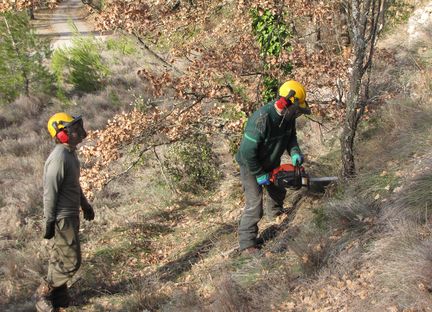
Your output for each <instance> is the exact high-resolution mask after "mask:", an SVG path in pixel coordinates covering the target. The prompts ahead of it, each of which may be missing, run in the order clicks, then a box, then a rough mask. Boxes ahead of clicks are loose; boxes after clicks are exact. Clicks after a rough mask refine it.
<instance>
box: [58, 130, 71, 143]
mask: <svg viewBox="0 0 432 312" xmlns="http://www.w3.org/2000/svg"><path fill="white" fill-rule="evenodd" d="M56 138H57V139H58V140H59V141H60V143H67V142H69V136H68V134H67V132H66V130H65V129H62V130H60V132H59V133H57V134H56Z"/></svg>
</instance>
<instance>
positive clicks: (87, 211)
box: [81, 203, 95, 221]
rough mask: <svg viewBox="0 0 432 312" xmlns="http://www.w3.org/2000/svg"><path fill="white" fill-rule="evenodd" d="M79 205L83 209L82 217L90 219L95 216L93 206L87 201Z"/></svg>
mask: <svg viewBox="0 0 432 312" xmlns="http://www.w3.org/2000/svg"><path fill="white" fill-rule="evenodd" d="M81 207H82V209H83V213H84V219H85V220H87V221H92V220H93V219H94V218H95V213H94V210H93V207H92V206H91V205H90V204H89V203H85V204H84V205H82V206H81Z"/></svg>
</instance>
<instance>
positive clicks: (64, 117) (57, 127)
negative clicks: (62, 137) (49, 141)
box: [47, 113, 82, 138]
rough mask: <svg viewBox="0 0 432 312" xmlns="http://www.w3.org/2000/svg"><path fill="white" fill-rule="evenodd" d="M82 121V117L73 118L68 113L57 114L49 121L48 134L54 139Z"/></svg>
mask: <svg viewBox="0 0 432 312" xmlns="http://www.w3.org/2000/svg"><path fill="white" fill-rule="evenodd" d="M80 120H82V118H81V116H78V117H73V116H71V115H69V114H67V113H57V114H54V115H53V116H51V118H50V119H49V120H48V125H47V127H48V132H49V133H50V135H51V137H52V138H54V137H55V136H56V135H57V133H59V132H60V131H61V130H62V129H64V128H67V127H70V126H72V125H73V124H75V123H76V122H78V121H80Z"/></svg>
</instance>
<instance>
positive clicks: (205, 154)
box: [164, 135, 220, 193]
mask: <svg viewBox="0 0 432 312" xmlns="http://www.w3.org/2000/svg"><path fill="white" fill-rule="evenodd" d="M164 165H165V167H166V169H167V172H168V174H169V177H170V178H171V179H172V181H174V183H175V186H176V188H177V189H179V190H180V191H184V192H191V193H199V192H202V191H206V190H211V189H212V188H213V187H214V186H215V185H216V182H217V180H218V179H219V177H220V172H219V170H218V165H217V162H216V155H215V154H214V152H213V151H212V148H211V144H210V142H209V141H208V140H207V138H206V137H205V136H204V135H197V136H196V137H194V138H191V139H189V140H187V141H184V142H177V143H175V144H173V145H172V146H170V148H169V150H168V152H167V154H166V155H165V162H164Z"/></svg>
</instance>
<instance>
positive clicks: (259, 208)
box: [236, 80, 310, 254]
mask: <svg viewBox="0 0 432 312" xmlns="http://www.w3.org/2000/svg"><path fill="white" fill-rule="evenodd" d="M301 114H310V109H309V107H308V105H307V102H306V90H305V88H304V87H303V86H302V85H301V84H300V83H299V82H297V81H294V80H289V81H287V82H285V83H284V84H283V85H282V86H281V87H280V88H279V98H278V99H277V100H275V101H272V102H270V103H268V104H266V105H264V106H263V107H261V108H259V109H258V110H257V111H255V112H254V113H253V114H252V116H250V117H249V119H248V122H247V124H246V128H245V130H244V134H243V138H242V141H241V143H240V148H239V151H238V152H237V154H236V160H237V162H238V163H239V165H240V177H241V181H242V185H243V189H244V194H245V199H246V206H245V209H244V211H243V214H242V216H241V219H240V225H239V242H240V251H242V252H244V253H247V254H249V253H250V254H253V253H256V252H257V251H258V250H259V241H258V240H257V238H258V226H257V224H258V222H259V221H260V220H261V218H262V216H263V188H266V189H267V194H268V196H267V200H266V210H267V211H266V212H267V213H268V214H269V215H270V217H274V216H277V215H279V214H281V213H282V209H283V201H284V199H285V195H286V190H285V189H283V188H280V187H278V186H276V185H274V184H272V183H271V182H270V173H271V171H272V170H273V169H275V168H276V167H278V166H279V165H280V162H281V157H282V155H283V153H284V152H285V151H287V152H288V153H289V155H290V156H291V161H292V163H293V165H300V164H302V163H303V155H302V153H301V150H300V147H299V145H298V143H297V134H296V118H297V117H298V116H300V115H301Z"/></svg>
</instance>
